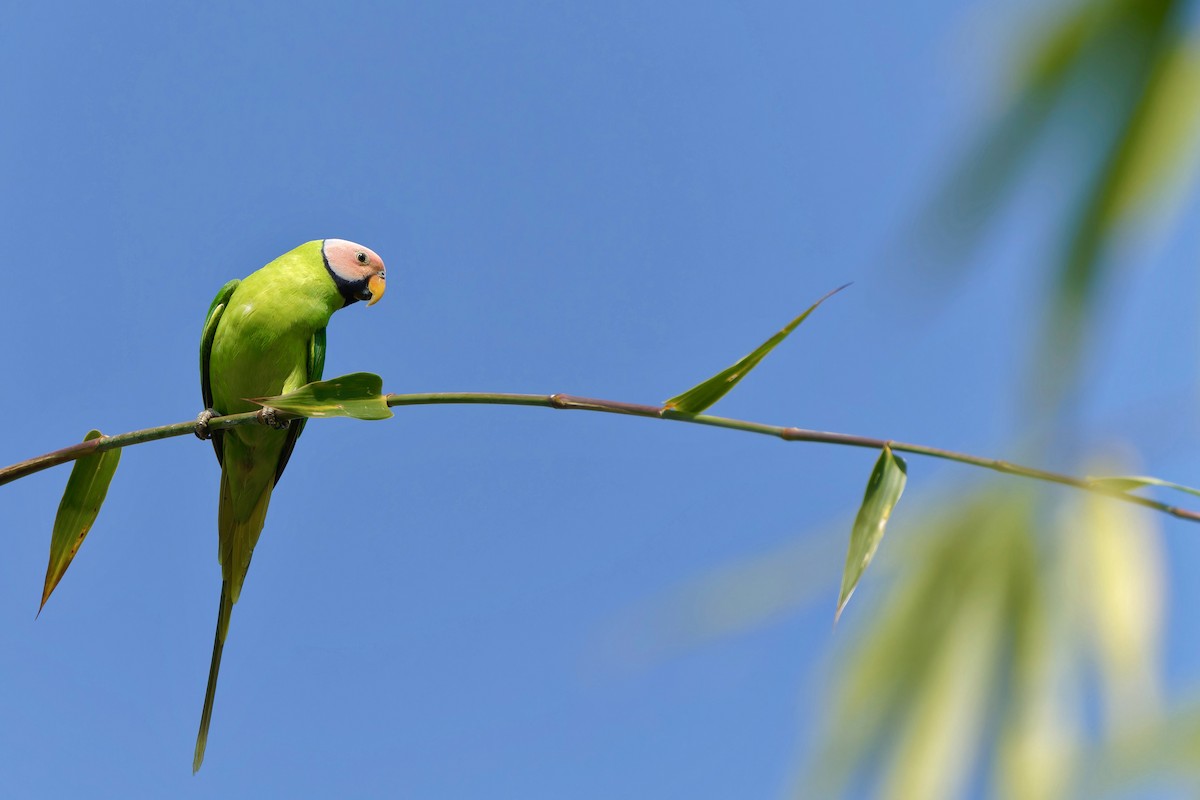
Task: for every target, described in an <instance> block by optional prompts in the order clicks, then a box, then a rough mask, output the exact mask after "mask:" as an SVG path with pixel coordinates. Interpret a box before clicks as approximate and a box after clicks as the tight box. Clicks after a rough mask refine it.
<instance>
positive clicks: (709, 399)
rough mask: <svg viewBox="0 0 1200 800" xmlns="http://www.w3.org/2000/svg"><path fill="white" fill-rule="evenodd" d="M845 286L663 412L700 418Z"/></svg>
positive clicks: (677, 397) (668, 403) (830, 293)
mask: <svg viewBox="0 0 1200 800" xmlns="http://www.w3.org/2000/svg"><path fill="white" fill-rule="evenodd" d="M849 285H850V284H848V283H847V284H845V285H843V286H839V287H838V288H836V289H834V290H833V291H832V292H829V294H827V295H825V296H824V297H822V298H821V299H820V300H818V301H817V302H815V303H813V304H812V305H811V306H809V307H808V309H807V310H805V312H804V313H803V314H801V315H800V316H798V317H796V318H795V319H794V320H792V321H791V322H789V323H788V324H787V325H786V326H785V327H784V328H783V330H781V331H779V332H778V333H776V334H775V335H774V336H772V337H771V338H770V339H767V340H766V341H765V342H763V343H762V344H760V345H759V346H758V347H757V348H755V350H754V351H753V352H752V353H750V354H749V355H747V356H745V357H744V358H742V359H741V360H739V361H738V362H737V363H736V364H734V365H733V366H731V367H728V368H726V369H724V370H722V371H720V372H718V373H717V374H716V375H714V376H712V377H711V378H709V379H708V380H706V381H704V382H702V383H699V384H696V385H695V386H693V387H692V388H691V389H688V390H687V391H686V392H684V393H683V394H678V395H675V396H674V397H672V398H671V399H670V400H668V401H667V402H666V403H664V404H663V408H667V409H671V410H673V411H682V412H683V413H685V414H699V413H700V412H702V411H704V410H705V409H707V408H709V407H711V406H712V405H713V404H714V403H716V402H717V401H718V400H720V399H721V398H722V397H724V396H725V395H726V394H728V393H729V390H730V389H732V388H733V387H734V386H737V384H738V381H740V380H741V379H742V378H744V377H746V373H748V372H749V371H750V370H752V369H754V368H755V367H756V366H758V362H760V361H762V360H763V359H764V358H766V356H767V353H770V352H771V351H772V350H774V349H775V346H776V345H778V344H779V343H780V342H782V341H783V340H784V339H786V338H787V336H788V334H789V333H791V332H792V331H794V330H796V328H797V327H799V325H800V323H801V322H804V320H805V319H807V318H808V315H809V314H811V313H812V312H813V311H815V310H816V308H817V306H819V305H821V303H823V302H825V301H826V300H828V299H829V298H830V297H832V296H833V295H835V294H837V293H838V292H840V291H841V290H842V289H845V288H846V286H849Z"/></svg>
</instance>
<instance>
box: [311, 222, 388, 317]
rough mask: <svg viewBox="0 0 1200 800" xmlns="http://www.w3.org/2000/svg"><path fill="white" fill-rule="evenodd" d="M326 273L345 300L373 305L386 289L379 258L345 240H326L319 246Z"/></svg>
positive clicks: (368, 249) (359, 245) (381, 262)
mask: <svg viewBox="0 0 1200 800" xmlns="http://www.w3.org/2000/svg"><path fill="white" fill-rule="evenodd" d="M321 250H322V252H323V253H324V255H325V263H326V264H327V265H328V267H329V272H330V274H331V275H332V276H333V279H334V281H335V282H336V283H337V285H338V289H339V290H340V291H341V292H342V296H343V297H345V298H346V302H347V303H352V302H354V301H355V300H366V301H367V305H369V306H371V305H375V304H376V303H378V302H379V298H381V297H383V291H384V289H385V288H386V285H385V283H384V281H385V280H386V278H387V273H386V272H385V271H384V266H383V259H382V258H380V257H379V256H378V255H377V254H376V253H375V251H374V250H371V249H370V248H367V247H363V246H362V245H361V244H355V243H354V242H348V241H346V240H345V239H326V240H325V242H324V244H323V245H322V246H321Z"/></svg>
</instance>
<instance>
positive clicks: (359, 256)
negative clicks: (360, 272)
mask: <svg viewBox="0 0 1200 800" xmlns="http://www.w3.org/2000/svg"><path fill="white" fill-rule="evenodd" d="M354 258H355V259H356V260H357V261H358V263H360V264H365V263H367V261H369V260H370V259H368V258H367V254H366V253H364V252H362V251H361V250H360V251H359V252H357V253H355V254H354Z"/></svg>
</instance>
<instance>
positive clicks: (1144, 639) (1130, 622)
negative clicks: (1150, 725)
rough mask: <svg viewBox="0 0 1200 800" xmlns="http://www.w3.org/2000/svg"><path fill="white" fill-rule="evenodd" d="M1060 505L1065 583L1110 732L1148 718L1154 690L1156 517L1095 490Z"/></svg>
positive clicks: (1162, 581)
mask: <svg viewBox="0 0 1200 800" xmlns="http://www.w3.org/2000/svg"><path fill="white" fill-rule="evenodd" d="M1153 483H1159V484H1161V483H1165V482H1160V481H1153ZM1189 491H1194V490H1189ZM1066 508H1067V512H1066V513H1065V514H1064V515H1063V521H1062V523H1061V525H1062V527H1063V529H1064V530H1063V546H1064V550H1065V555H1066V559H1067V560H1068V561H1069V562H1070V563H1071V566H1072V569H1073V574H1071V575H1069V576H1068V579H1067V585H1068V586H1071V587H1073V588H1074V589H1075V591H1076V593H1077V595H1078V597H1077V599H1076V602H1077V604H1078V606H1079V609H1080V612H1079V614H1078V617H1079V623H1080V624H1079V625H1078V626H1077V627H1078V628H1079V629H1080V630H1081V631H1083V632H1084V633H1085V634H1086V635H1087V644H1088V646H1089V647H1090V648H1091V650H1092V654H1093V657H1094V659H1095V662H1096V665H1097V667H1098V668H1099V669H1098V677H1099V687H1098V688H1099V689H1100V694H1101V700H1102V701H1103V703H1102V706H1101V710H1102V711H1103V712H1104V715H1105V719H1104V720H1103V721H1104V722H1105V724H1106V727H1107V728H1108V729H1110V730H1114V731H1117V730H1129V729H1132V728H1135V727H1137V726H1139V725H1141V724H1143V723H1144V722H1146V721H1147V720H1148V719H1150V718H1152V717H1153V716H1154V714H1155V712H1156V711H1157V709H1158V706H1159V700H1160V694H1161V687H1160V686H1159V675H1158V670H1159V665H1160V661H1161V652H1160V651H1161V638H1162V620H1163V606H1164V603H1165V601H1166V598H1165V587H1166V582H1167V577H1166V570H1165V567H1164V564H1163V560H1164V559H1163V553H1162V542H1161V536H1160V533H1159V529H1158V525H1157V520H1155V519H1154V518H1153V516H1152V515H1149V514H1147V513H1146V512H1145V511H1144V510H1143V509H1138V508H1134V507H1132V506H1126V505H1124V504H1119V505H1118V504H1113V503H1107V502H1105V501H1104V498H1103V497H1100V496H1098V495H1078V496H1074V497H1071V498H1070V499H1069V500H1068V505H1067V506H1066Z"/></svg>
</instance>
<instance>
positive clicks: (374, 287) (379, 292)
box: [367, 274, 387, 306]
mask: <svg viewBox="0 0 1200 800" xmlns="http://www.w3.org/2000/svg"><path fill="white" fill-rule="evenodd" d="M386 288H387V282H386V281H385V280H384V279H383V276H382V275H378V274H376V275H372V276H371V279H370V280H369V281H367V291H368V292H370V293H371V299H370V300H369V301H367V305H369V306H373V305H375V304H376V303H378V302H379V298H381V297H383V291H384V289H386Z"/></svg>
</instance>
